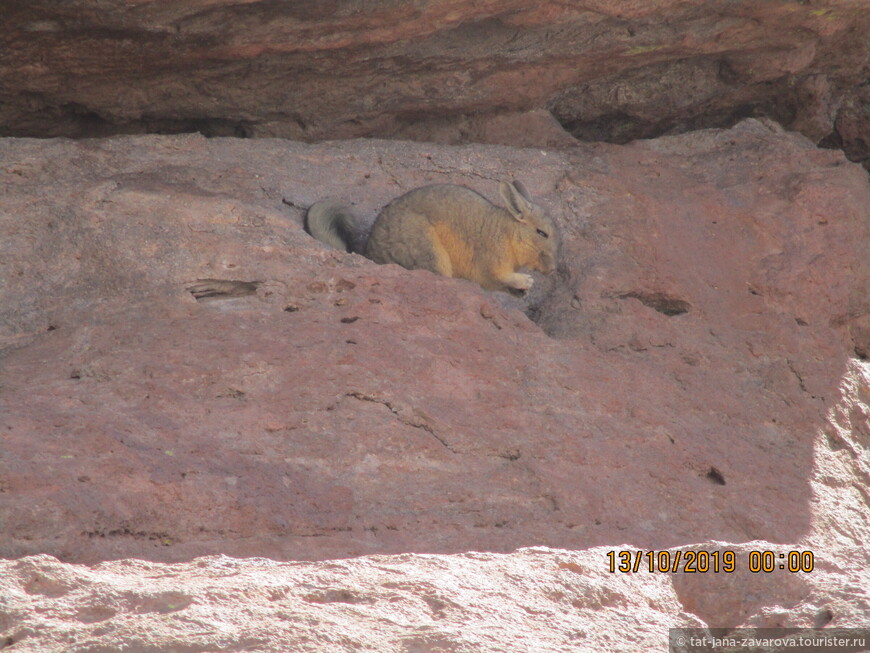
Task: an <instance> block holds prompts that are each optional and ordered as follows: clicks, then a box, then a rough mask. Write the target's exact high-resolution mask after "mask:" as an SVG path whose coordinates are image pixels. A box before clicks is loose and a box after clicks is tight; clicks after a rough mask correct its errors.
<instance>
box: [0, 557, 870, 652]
mask: <svg viewBox="0 0 870 653" xmlns="http://www.w3.org/2000/svg"><path fill="white" fill-rule="evenodd" d="M753 545H755V546H736V547H730V548H731V549H732V550H733V551H734V552H735V554H736V556H737V559H738V560H740V561H741V563H742V564H743V565H744V568H743V569H742V570H741V571H740V572H735V573H734V574H717V575H710V574H704V575H697V576H691V575H688V574H686V575H673V574H663V573H653V574H650V573H637V574H611V573H609V571H608V570H607V564H608V562H607V561H608V557H607V550H606V549H604V548H597V549H592V550H589V551H582V552H570V551H558V550H552V549H544V548H535V549H523V550H520V551H517V552H515V553H512V554H491V553H465V554H461V555H451V556H432V555H429V556H427V555H415V554H404V555H399V556H368V557H364V558H357V559H354V560H336V561H331V562H326V563H278V562H275V561H272V560H266V559H263V558H255V559H249V560H237V559H233V558H227V557H221V556H217V557H208V558H199V559H197V560H194V561H192V562H189V563H181V564H172V565H163V564H156V563H149V562H145V561H140V560H122V561H118V562H107V563H102V564H99V565H97V566H95V567H91V568H87V567H81V566H76V565H69V564H63V563H60V562H58V561H57V560H56V559H54V558H51V557H49V556H36V557H29V558H23V559H21V560H17V561H0V596H3V597H5V598H6V600H5V601H4V603H3V604H2V605H0V633H3V634H5V636H6V640H5V643H6V645H7V646H8V647H9V650H10V651H15V652H16V653H21V652H23V651H28V652H30V651H34V652H36V651H39V652H44V651H66V652H69V651H90V652H98V651H106V652H109V651H120V650H123V651H149V652H152V653H157V652H164V651H165V652H175V651H185V652H190V653H195V652H206V651H275V652H281V653H283V652H286V651H300V652H309V651H310V652H312V653H321V652H322V651H330V652H332V651H335V652H344V651H348V652H350V651H373V652H377V653H448V652H453V651H483V652H493V653H495V652H499V653H513V652H514V651H528V652H529V653H577V652H578V651H626V652H629V651H630V652H641V651H666V650H668V648H667V642H668V628H672V627H686V628H697V627H703V625H704V621H702V619H701V618H699V616H700V617H704V618H710V617H712V618H714V619H715V618H721V616H722V615H723V614H727V616H728V618H729V619H732V620H733V623H741V624H744V625H745V626H748V627H768V628H769V627H796V628H807V629H809V628H813V627H819V626H824V625H828V624H829V623H831V622H832V620H835V623H837V624H839V625H841V626H842V625H843V624H849V625H851V626H852V627H860V626H866V618H867V614H866V607H865V608H864V610H862V609H860V601H861V600H862V599H864V598H866V596H867V592H866V587H867V586H868V583H867V580H868V575H867V573H866V572H864V573H863V574H862V573H861V572H856V571H855V570H852V571H846V570H844V569H843V568H842V566H841V563H840V562H839V561H835V560H830V559H825V558H823V557H821V556H819V557H818V558H817V565H818V569H817V570H816V571H814V572H813V573H812V574H799V575H795V574H789V573H788V572H776V573H773V574H761V575H759V574H751V573H749V572H748V571H747V570H746V569H745V563H746V561H747V559H748V555H749V552H750V551H758V550H761V548H764V549H767V550H774V551H780V550H784V548H783V547H777V546H774V545H770V544H768V543H763V542H759V543H753ZM717 546H719V548H724V547H721V545H717V544H716V543H712V544H711V545H710V546H708V547H706V548H707V549H709V550H716V549H717ZM672 553H674V554H675V553H676V552H672ZM726 583H727V586H725V584H726ZM859 588H863V589H859ZM723 590H725V591H724V592H723ZM759 592H760V593H761V596H759V594H758V593H759ZM762 597H763V598H762ZM692 612H694V613H695V614H692ZM747 615H752V616H751V617H748V616H747ZM4 626H5V630H4ZM808 634H809V635H813V634H815V635H816V636H817V637H818V633H813V632H812V631H810V632H809V633H808ZM0 641H2V640H0Z"/></svg>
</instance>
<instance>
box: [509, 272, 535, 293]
mask: <svg viewBox="0 0 870 653" xmlns="http://www.w3.org/2000/svg"><path fill="white" fill-rule="evenodd" d="M533 283H535V280H534V279H532V275H530V274H514V275H513V276H512V277H511V281H510V286H511V288H516V289H517V290H528V289H529V288H531V287H532V284H533Z"/></svg>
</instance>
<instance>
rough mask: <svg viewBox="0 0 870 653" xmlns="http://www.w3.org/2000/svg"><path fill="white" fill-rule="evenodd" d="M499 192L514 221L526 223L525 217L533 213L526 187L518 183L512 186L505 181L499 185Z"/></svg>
mask: <svg viewBox="0 0 870 653" xmlns="http://www.w3.org/2000/svg"><path fill="white" fill-rule="evenodd" d="M498 190H499V193H501V196H502V199H503V200H504V201H505V205H506V206H507V210H508V211H509V212H510V214H511V215H512V216H514V219H515V220H517V221H519V222H525V216H526V215H528V214H529V213H531V212H532V204H531V201H530V199H529V197H528V191H527V190H526V188H525V186H523V185H522V184H520V183H519V182H516V181H515V182H514V183H512V184H509V183H507V182H506V181H503V182H501V183H500V184H499V185H498Z"/></svg>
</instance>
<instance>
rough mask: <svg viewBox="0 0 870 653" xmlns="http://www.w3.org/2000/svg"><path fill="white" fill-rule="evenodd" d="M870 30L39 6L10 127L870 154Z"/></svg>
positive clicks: (680, 9)
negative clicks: (776, 132)
mask: <svg viewBox="0 0 870 653" xmlns="http://www.w3.org/2000/svg"><path fill="white" fill-rule="evenodd" d="M868 32H870V13H868V12H867V11H866V6H865V3H864V1H863V0H814V1H813V2H812V3H809V2H802V1H782V2H756V1H754V0H712V1H711V0H703V1H702V0H693V1H690V2H675V1H674V0H657V1H655V2H625V1H624V0H623V1H617V0H596V1H595V2H584V3H583V4H582V6H580V5H578V6H573V5H566V4H565V3H563V2H557V1H553V0H551V1H548V2H537V3H534V4H533V5H530V4H529V3H528V2H520V1H519V0H501V1H499V2H492V1H488V2H473V3H470V2H457V1H456V0H426V1H424V2H419V1H418V2H407V1H404V2H403V1H396V2H387V3H384V2H379V3H372V2H363V1H361V0H354V1H349V0H344V1H342V2H320V3H312V2H307V3H299V2H294V3H275V2H265V1H263V0H254V1H251V0H248V1H246V2H238V1H237V0H209V1H208V2H196V3H191V2H188V1H182V0H161V1H160V2H137V3H133V4H132V5H131V4H130V3H126V4H124V3H122V4H117V3H106V2H103V1H101V0H74V1H72V2H65V3H62V4H58V3H57V2H52V1H49V0H33V1H31V2H27V3H14V6H10V7H6V11H5V21H4V26H3V29H2V30H0V48H2V50H3V52H4V54H5V56H4V57H3V60H2V61H0V134H2V135H7V136H8V135H15V136H39V137H42V136H75V135H81V136H99V135H106V134H117V133H133V132H155V131H156V132H164V133H165V132H180V131H201V132H203V133H205V134H210V135H229V136H244V135H247V136H282V137H289V138H294V139H306V140H320V139H324V138H329V139H336V138H350V137H357V136H381V137H413V138H419V139H423V140H430V139H434V140H437V141H441V142H444V141H445V140H448V141H449V142H456V139H459V140H481V141H483V142H504V141H503V140H502V139H503V138H504V137H507V138H509V139H510V143H512V144H517V145H522V144H525V143H527V142H528V140H529V138H530V137H533V136H535V135H536V130H535V129H532V130H531V131H527V130H526V129H523V128H519V129H505V128H504V126H503V123H504V121H505V120H508V121H513V120H515V117H516V116H534V115H538V114H541V113H544V112H552V114H553V115H555V117H556V118H557V119H558V121H559V122H560V123H561V124H562V125H565V126H566V127H567V128H568V129H569V131H571V132H572V133H573V134H574V135H575V136H577V137H579V138H582V139H587V140H608V141H615V142H625V141H628V140H631V139H634V138H647V137H650V136H654V135H660V134H663V133H674V132H681V131H686V130H687V129H693V128H698V127H713V126H715V127H720V126H730V125H732V124H734V122H736V121H737V120H739V119H740V118H744V117H747V116H751V115H761V116H768V117H772V118H775V119H777V120H779V121H780V122H782V123H783V124H785V125H786V126H789V127H791V128H793V129H800V130H805V131H804V133H805V134H806V135H807V136H809V137H811V138H812V139H813V140H814V141H816V142H818V141H819V140H820V139H823V138H825V139H827V142H829V143H830V144H831V145H833V146H837V147H843V148H845V150H846V151H847V152H849V153H850V156H852V157H854V158H855V160H863V159H866V157H867V156H868V150H867V144H868V142H870V138H868V131H867V129H866V124H865V125H864V127H863V128H862V130H861V131H860V133H855V132H854V131H853V129H852V126H853V125H854V122H855V120H856V119H860V116H862V115H864V116H866V114H867V113H868V110H870V109H868V107H870V105H868V102H867V98H866V94H864V92H863V90H864V89H865V88H866V86H862V85H865V83H866V80H867V78H868V75H870V64H868V60H867V56H866V41H867V34H868ZM819 83H822V84H823V86H824V90H823V92H821V93H815V92H814V91H812V88H813V87H815V86H816V85H818V84H819ZM119 89H121V90H119ZM840 107H843V108H842V115H841V113H840ZM520 122H523V121H522V120H521V121H520ZM500 125H502V126H500ZM493 132H495V133H493ZM540 137H541V138H542V139H543V140H539V141H537V142H536V143H535V144H536V145H545V144H546V143H547V142H552V135H551V134H550V133H549V130H545V131H544V132H543V133H541V134H540ZM564 137H565V136H564V135H562V136H560V137H559V139H562V138H564Z"/></svg>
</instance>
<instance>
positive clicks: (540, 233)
mask: <svg viewBox="0 0 870 653" xmlns="http://www.w3.org/2000/svg"><path fill="white" fill-rule="evenodd" d="M536 231H537V232H538V235H539V236H540V237H541V238H549V237H550V234H548V233H547V232H546V231H544V230H543V229H536Z"/></svg>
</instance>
